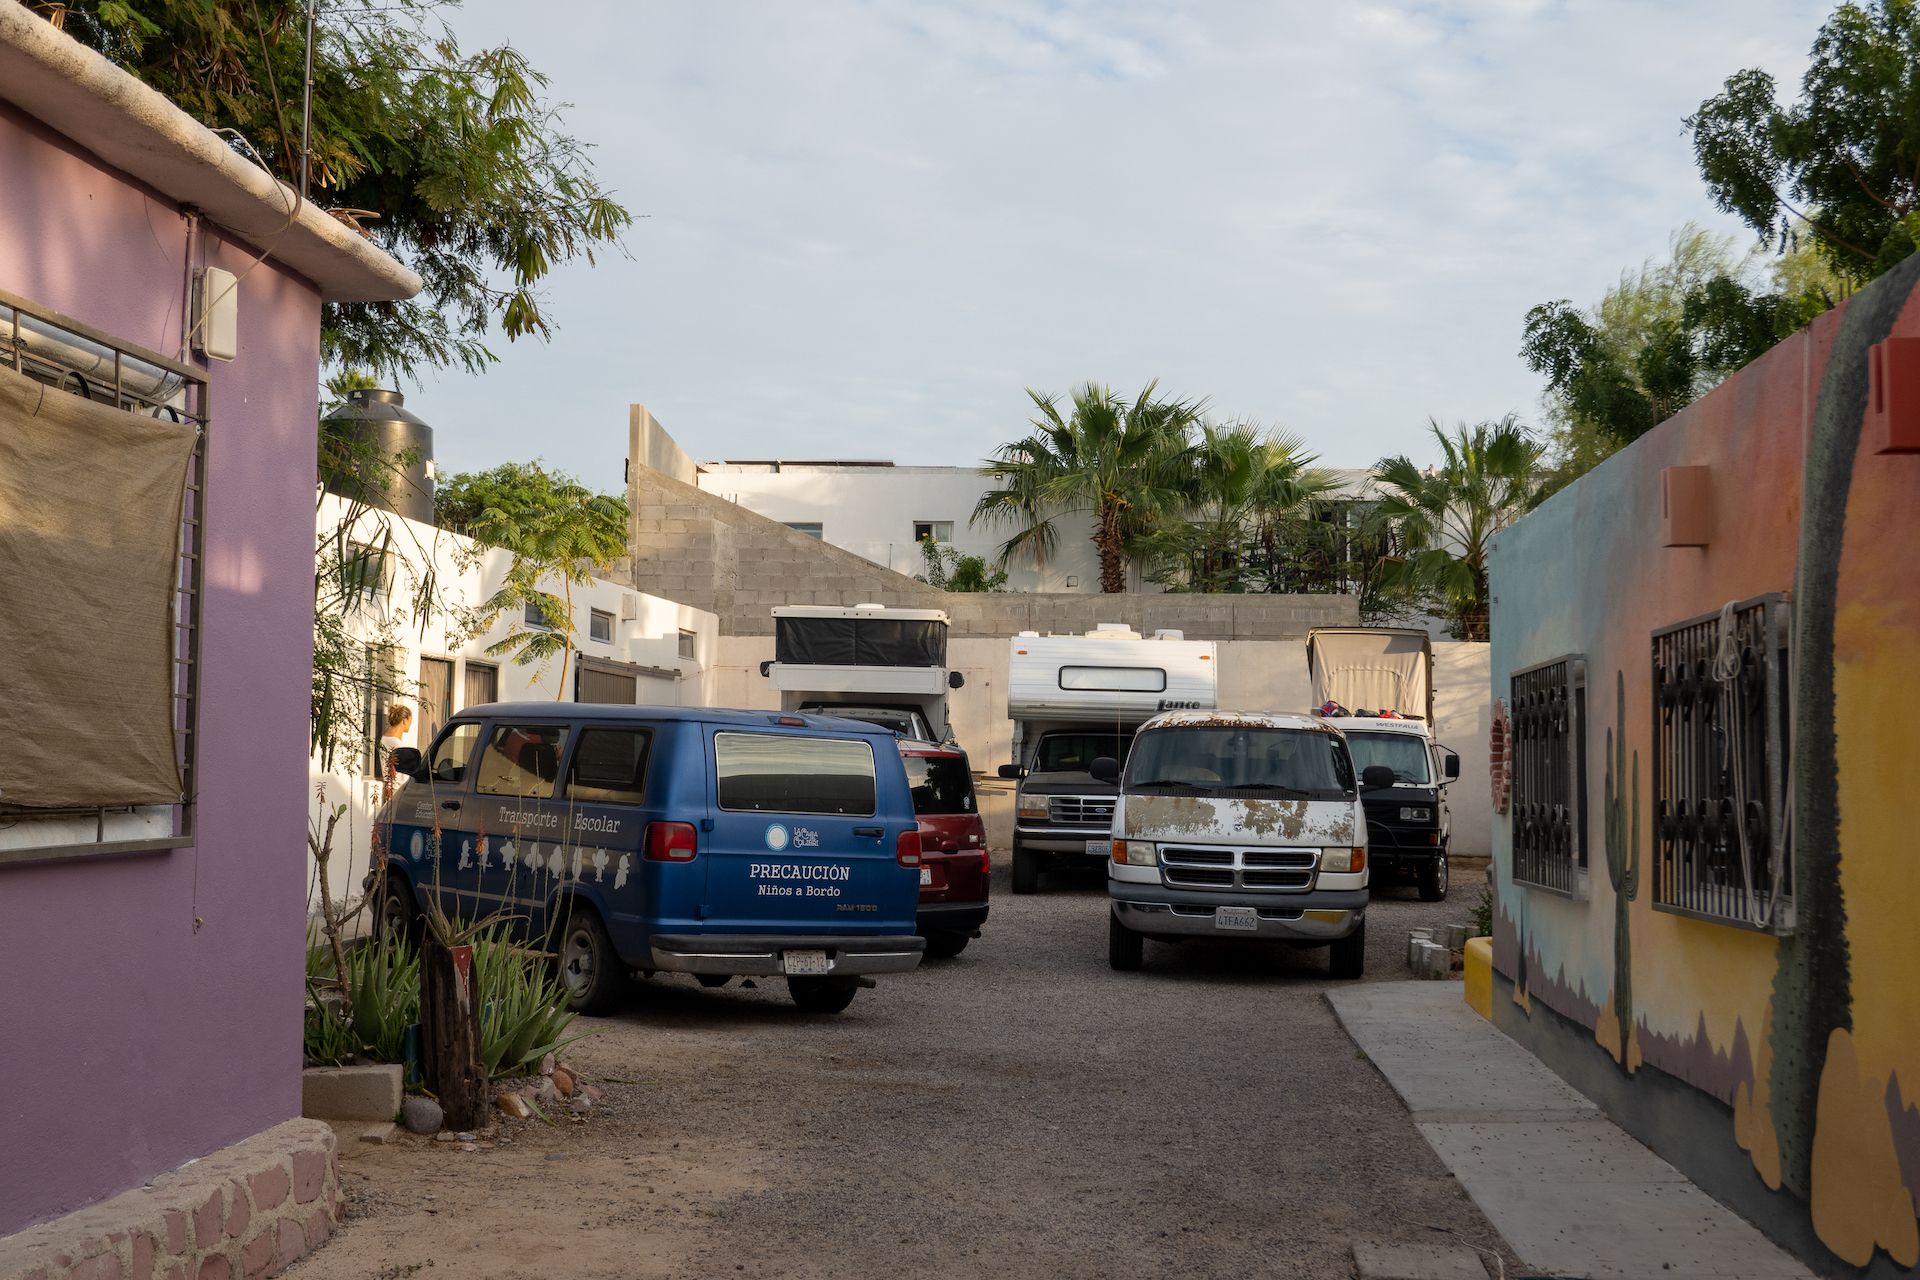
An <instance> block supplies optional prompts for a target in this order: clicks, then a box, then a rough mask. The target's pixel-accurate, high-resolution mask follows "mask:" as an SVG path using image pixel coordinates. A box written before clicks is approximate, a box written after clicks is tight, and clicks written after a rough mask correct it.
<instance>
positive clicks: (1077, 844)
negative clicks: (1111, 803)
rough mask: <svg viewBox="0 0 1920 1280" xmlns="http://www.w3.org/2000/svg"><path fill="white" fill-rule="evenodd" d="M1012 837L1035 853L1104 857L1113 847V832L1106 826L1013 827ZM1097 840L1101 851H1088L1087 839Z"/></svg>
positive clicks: (1022, 846)
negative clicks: (1082, 828) (1068, 827)
mask: <svg viewBox="0 0 1920 1280" xmlns="http://www.w3.org/2000/svg"><path fill="white" fill-rule="evenodd" d="M1013 836H1014V839H1015V840H1017V841H1019V843H1020V847H1021V848H1022V849H1026V850H1030V851H1032V852H1035V853H1065V854H1072V855H1074V856H1075V857H1080V858H1105V857H1107V856H1109V853H1108V850H1110V849H1111V848H1112V847H1113V833H1112V832H1111V831H1109V830H1108V829H1107V828H1106V827H1093V828H1090V829H1088V830H1084V831H1069V830H1062V829H1061V828H1059V827H1019V826H1016V827H1015V828H1014V829H1013ZM1089 840H1098V841H1100V843H1101V846H1102V849H1101V852H1099V853H1097V854H1095V853H1088V852H1087V841H1089Z"/></svg>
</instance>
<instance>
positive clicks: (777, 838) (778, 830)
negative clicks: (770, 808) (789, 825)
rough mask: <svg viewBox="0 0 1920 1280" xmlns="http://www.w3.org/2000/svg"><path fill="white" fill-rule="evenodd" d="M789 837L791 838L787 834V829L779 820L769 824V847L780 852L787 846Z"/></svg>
mask: <svg viewBox="0 0 1920 1280" xmlns="http://www.w3.org/2000/svg"><path fill="white" fill-rule="evenodd" d="M789 839H791V837H790V836H788V835H787V829H786V828H785V827H783V826H781V825H780V824H779V823H777V822H774V823H770V824H768V826H767V848H769V849H771V850H773V851H774V852H775V853H778V852H780V851H781V850H782V849H784V848H786V847H787V841H788V840H789Z"/></svg>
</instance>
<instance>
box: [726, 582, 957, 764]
mask: <svg viewBox="0 0 1920 1280" xmlns="http://www.w3.org/2000/svg"><path fill="white" fill-rule="evenodd" d="M773 631H774V657H773V661H772V662H767V663H762V664H761V667H760V673H761V674H762V675H764V676H766V677H767V679H768V680H769V681H770V682H771V683H772V685H773V687H774V688H775V689H777V690H778V691H779V693H780V709H781V710H782V711H805V712H817V713H820V714H824V715H844V716H850V717H852V718H854V719H857V720H867V721H870V722H872V723H874V724H878V725H881V726H883V727H885V728H888V729H891V730H893V732H894V733H895V734H897V735H898V736H900V737H906V738H919V739H924V740H926V741H930V742H949V741H952V739H953V730H952V727H951V724H950V722H949V720H948V716H947V690H948V689H950V688H951V689H957V688H959V687H960V684H961V681H962V679H963V677H961V675H960V673H958V672H952V671H949V670H948V669H947V615H946V614H945V613H944V612H942V611H941V610H939V609H892V608H887V607H886V606H884V605H878V604H861V605H850V606H842V605H783V606H781V607H779V608H776V609H775V610H774V611H773Z"/></svg>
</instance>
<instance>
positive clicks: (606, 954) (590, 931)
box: [556, 903, 630, 1014]
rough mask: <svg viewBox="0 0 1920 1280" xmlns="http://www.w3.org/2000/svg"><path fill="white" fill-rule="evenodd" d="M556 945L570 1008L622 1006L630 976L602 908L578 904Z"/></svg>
mask: <svg viewBox="0 0 1920 1280" xmlns="http://www.w3.org/2000/svg"><path fill="white" fill-rule="evenodd" d="M556 949H557V950H558V951H559V953H560V985H561V987H562V988H564V989H565V991H566V993H567V1008H569V1009H571V1010H573V1011H574V1012H575V1013H586V1014H604V1013H612V1012H613V1011H614V1010H616V1009H618V1008H619V1007H620V1005H621V1004H622V1002H623V1001H624V1000H625V999H626V995H627V987H628V985H629V981H630V979H629V977H628V974H627V966H626V964H625V963H624V962H623V961H622V960H621V959H620V955H619V953H618V952H616V951H615V950H614V949H613V939H611V938H609V937H608V936H607V926H606V924H605V923H604V922H603V921H602V920H601V919H600V913H599V912H597V911H595V910H594V909H593V908H592V907H590V906H587V905H586V904H584V903H580V904H577V905H575V907H574V908H573V914H572V915H570V916H568V917H567V925H566V928H564V929H562V930H561V931H560V936H559V938H558V939H557V942H556Z"/></svg>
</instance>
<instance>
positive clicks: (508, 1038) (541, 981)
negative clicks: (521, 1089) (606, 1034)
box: [473, 921, 580, 1077]
mask: <svg viewBox="0 0 1920 1280" xmlns="http://www.w3.org/2000/svg"><path fill="white" fill-rule="evenodd" d="M473 976H474V991H475V993H476V995H477V996H478V998H479V1001H480V1060H481V1062H483V1063H485V1064H486V1068H487V1074H488V1075H489V1076H494V1077H498V1076H511V1075H518V1074H520V1073H521V1072H523V1071H524V1070H526V1069H527V1068H528V1067H531V1066H533V1065H534V1064H535V1063H538V1062H539V1061H540V1060H541V1059H542V1058H544V1057H545V1056H546V1055H547V1054H549V1053H558V1052H559V1051H560V1050H561V1049H563V1048H565V1047H566V1046H567V1045H570V1044H572V1043H574V1042H575V1041H576V1040H578V1039H580V1037H579V1036H568V1035H567V1034H566V1031H567V1028H568V1027H569V1026H571V1025H572V1023H573V1019H574V1016H575V1015H574V1014H572V1013H570V1012H568V1011H567V1007H566V1000H567V993H566V988H565V987H564V986H562V985H561V982H560V977H559V975H558V974H557V973H556V972H555V971H554V969H553V966H552V964H551V962H550V960H549V958H548V957H547V956H546V955H544V954H542V953H540V952H537V951H530V950H527V949H526V948H524V947H519V946H516V945H514V944H513V942H512V941H511V938H510V936H509V930H508V926H507V924H506V923H505V922H501V921H497V922H495V923H493V924H491V925H488V926H487V927H486V928H484V929H482V930H481V931H480V932H479V933H478V934H477V935H476V936H475V937H474V939H473Z"/></svg>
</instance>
